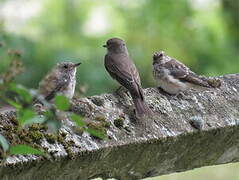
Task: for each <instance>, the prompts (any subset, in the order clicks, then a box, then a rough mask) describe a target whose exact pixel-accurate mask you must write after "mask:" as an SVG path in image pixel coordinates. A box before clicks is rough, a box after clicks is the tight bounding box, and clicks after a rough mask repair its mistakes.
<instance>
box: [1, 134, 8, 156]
mask: <svg viewBox="0 0 239 180" xmlns="http://www.w3.org/2000/svg"><path fill="white" fill-rule="evenodd" d="M0 144H1V146H2V148H3V151H4V152H7V150H8V149H9V144H8V141H7V140H6V138H5V137H4V136H3V135H1V134H0Z"/></svg>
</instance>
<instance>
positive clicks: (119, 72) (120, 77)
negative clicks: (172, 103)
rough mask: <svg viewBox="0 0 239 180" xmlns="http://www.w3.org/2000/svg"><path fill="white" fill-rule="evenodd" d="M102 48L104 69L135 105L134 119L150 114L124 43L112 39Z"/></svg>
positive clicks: (120, 40) (136, 72) (135, 70)
mask: <svg viewBox="0 0 239 180" xmlns="http://www.w3.org/2000/svg"><path fill="white" fill-rule="evenodd" d="M104 47H105V48H107V54H106V55H105V68H106V70H107V71H108V73H109V74H110V76H111V77H112V78H113V79H115V80H116V81H118V82H119V83H120V84H121V85H122V86H124V87H125V88H126V89H127V90H128V91H129V93H130V95H131V97H132V99H133V102H134V105H135V109H136V117H137V118H141V117H144V116H145V115H149V114H151V110H150V108H149V107H148V105H147V104H146V102H145V99H144V92H143V89H142V86H141V81H140V76H139V73H138V71H137V68H136V66H135V64H134V63H133V61H132V60H131V59H130V57H129V53H128V49H127V47H126V44H125V42H124V41H123V40H122V39H119V38H112V39H109V40H108V41H107V42H106V45H104Z"/></svg>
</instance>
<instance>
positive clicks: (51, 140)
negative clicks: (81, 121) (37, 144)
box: [45, 133, 57, 144]
mask: <svg viewBox="0 0 239 180" xmlns="http://www.w3.org/2000/svg"><path fill="white" fill-rule="evenodd" d="M45 138H46V140H47V141H48V142H49V143H50V144H54V143H55V142H56V141H57V135H55V134H52V133H47V134H45Z"/></svg>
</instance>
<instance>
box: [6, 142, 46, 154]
mask: <svg viewBox="0 0 239 180" xmlns="http://www.w3.org/2000/svg"><path fill="white" fill-rule="evenodd" d="M10 154H11V155H19V154H21V155H27V154H35V155H44V152H42V151H40V150H38V149H35V148H33V147H30V146H27V145H24V144H18V145H15V146H12V147H11V148H10Z"/></svg>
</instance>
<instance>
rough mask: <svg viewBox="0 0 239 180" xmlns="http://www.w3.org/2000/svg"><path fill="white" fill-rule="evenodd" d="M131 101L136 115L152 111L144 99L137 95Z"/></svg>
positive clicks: (143, 114)
mask: <svg viewBox="0 0 239 180" xmlns="http://www.w3.org/2000/svg"><path fill="white" fill-rule="evenodd" d="M133 102H134V105H135V109H136V116H137V117H143V116H145V115H149V114H151V113H152V111H151V109H150V108H149V107H148V105H147V104H146V103H145V101H144V100H143V99H141V98H139V97H137V98H133Z"/></svg>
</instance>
